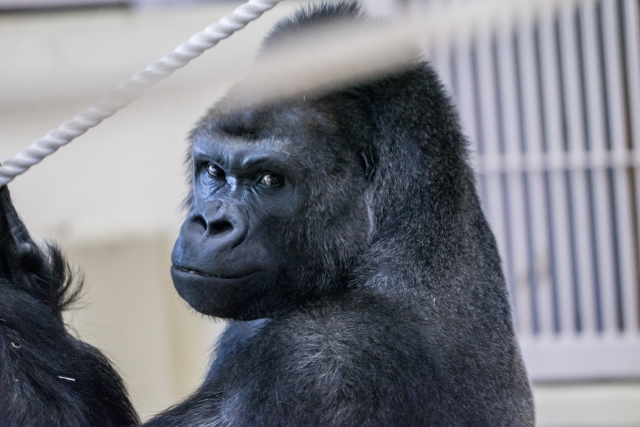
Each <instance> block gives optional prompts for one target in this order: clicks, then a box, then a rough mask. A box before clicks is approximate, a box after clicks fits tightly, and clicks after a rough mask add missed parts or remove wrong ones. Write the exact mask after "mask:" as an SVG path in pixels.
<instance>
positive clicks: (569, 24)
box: [560, 3, 596, 335]
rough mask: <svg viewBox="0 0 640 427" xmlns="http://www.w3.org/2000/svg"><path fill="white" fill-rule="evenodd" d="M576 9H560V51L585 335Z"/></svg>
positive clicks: (590, 314)
mask: <svg viewBox="0 0 640 427" xmlns="http://www.w3.org/2000/svg"><path fill="white" fill-rule="evenodd" d="M576 27H577V25H576V23H575V9H574V6H573V5H572V4H569V3H565V4H564V5H562V7H561V10H560V48H561V51H562V54H561V55H560V59H561V60H562V81H563V82H564V84H563V91H564V96H563V98H564V100H565V104H564V105H563V107H564V109H565V117H566V128H565V134H566V139H567V146H568V152H569V157H570V159H569V160H570V162H569V164H570V167H571V170H570V172H569V179H570V181H569V183H570V185H569V191H570V193H571V198H570V200H569V201H570V203H571V207H572V209H571V212H572V213H573V218H572V221H571V222H572V223H571V224H570V227H571V232H572V236H573V242H572V246H573V254H574V259H573V262H572V264H573V268H572V272H573V276H574V292H575V293H576V307H575V308H576V310H577V312H578V316H577V319H576V320H577V325H576V326H577V329H578V330H579V331H581V332H582V333H583V334H584V335H593V334H595V331H596V320H595V318H596V315H595V314H596V313H595V307H596V304H595V294H594V277H593V268H592V260H591V253H592V248H591V239H590V236H589V230H590V227H589V224H590V222H591V220H590V212H589V202H588V197H587V182H586V175H585V173H584V171H583V170H582V165H584V164H585V163H586V152H585V150H584V145H583V144H584V142H583V141H584V137H585V135H584V128H583V126H584V123H583V103H582V96H581V90H580V84H579V82H580V80H581V73H580V68H579V67H580V64H579V58H578V56H579V53H578V40H577V38H576V30H577V28H576Z"/></svg>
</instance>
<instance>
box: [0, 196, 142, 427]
mask: <svg viewBox="0 0 640 427" xmlns="http://www.w3.org/2000/svg"><path fill="white" fill-rule="evenodd" d="M80 290H81V286H80V284H77V285H74V284H73V279H72V275H71V272H70V270H69V267H68V266H67V264H66V263H65V262H64V260H63V258H62V256H61V255H60V251H59V250H58V249H57V248H56V247H55V246H48V247H46V248H45V249H44V250H42V249H40V248H38V247H37V246H36V245H35V244H34V242H33V241H32V240H31V238H30V237H29V234H28V232H27V230H26V228H25V227H24V225H23V224H22V222H21V221H20V219H19V217H18V215H17V213H16V212H15V210H14V209H13V205H12V204H11V199H10V197H9V190H8V189H7V188H6V187H3V188H2V189H0V426H2V427H23V426H24V427H26V426H28V427H87V426H108V427H120V426H131V425H135V424H137V423H138V417H137V415H136V414H135V412H134V410H133V407H132V406H131V403H130V402H129V399H128V398H127V395H126V392H125V390H124V386H123V384H122V381H121V380H120V377H119V376H118V374H117V373H116V372H115V371H114V370H113V368H112V367H111V365H110V364H109V362H108V360H107V359H106V358H105V357H104V356H103V355H102V354H101V353H100V352H99V351H98V350H96V349H95V348H93V347H91V346H90V345H88V344H86V343H84V342H82V341H80V340H78V339H76V338H74V337H73V336H71V335H70V334H69V333H68V332H67V331H66V330H65V326H64V324H63V321H62V310H64V309H65V308H67V307H68V306H69V305H70V304H72V303H73V302H74V301H75V300H76V298H77V297H78V295H79V292H80Z"/></svg>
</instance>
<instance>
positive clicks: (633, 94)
mask: <svg viewBox="0 0 640 427" xmlns="http://www.w3.org/2000/svg"><path fill="white" fill-rule="evenodd" d="M623 12H624V29H625V34H624V38H625V55H626V65H627V72H626V74H627V93H628V97H629V117H628V120H629V125H630V126H629V127H630V131H631V141H632V142H631V145H632V149H633V155H632V159H633V163H634V165H635V174H634V175H635V188H636V197H635V199H636V203H640V170H639V168H638V165H640V28H639V22H638V20H640V12H639V11H638V2H637V0H624V2H623ZM634 211H635V212H639V211H640V206H638V205H636V207H635V210H634ZM635 220H636V224H637V225H636V227H637V229H640V215H639V216H638V217H637V218H636V219H635ZM635 237H636V238H638V236H635ZM639 257H640V254H638V253H636V259H635V263H636V275H637V274H638V270H637V268H638V267H637V264H638V263H640V259H639ZM638 286H639V284H638V277H635V280H634V281H633V283H626V282H625V285H624V288H623V291H624V304H625V305H624V307H625V319H626V322H627V324H628V325H629V327H628V331H629V332H630V333H634V332H635V333H636V334H638V333H640V326H639V320H640V319H639V317H640V312H639V310H638V303H639V302H638V298H639V296H638V294H639V293H640V289H639V287H638Z"/></svg>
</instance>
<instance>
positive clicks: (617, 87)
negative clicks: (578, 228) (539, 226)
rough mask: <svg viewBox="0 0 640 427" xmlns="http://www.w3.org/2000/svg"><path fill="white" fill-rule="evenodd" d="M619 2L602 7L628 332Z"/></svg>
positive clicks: (621, 317) (619, 292) (628, 230)
mask: <svg viewBox="0 0 640 427" xmlns="http://www.w3.org/2000/svg"><path fill="white" fill-rule="evenodd" d="M617 3H618V2H617V1H605V2H602V3H601V7H602V25H603V37H604V40H603V45H604V50H603V53H604V55H605V57H604V63H605V66H606V68H605V73H606V78H605V84H606V85H607V95H608V98H609V99H608V103H607V104H608V107H609V114H608V122H609V126H608V130H609V138H610V139H611V150H612V159H613V161H614V165H613V168H614V169H613V183H612V185H613V192H614V194H613V196H614V203H615V205H614V213H615V215H616V222H615V223H616V225H617V227H616V230H615V232H616V235H615V236H614V238H616V243H617V244H616V245H615V246H614V249H615V250H616V251H615V252H614V261H617V263H618V265H617V266H616V267H617V270H616V271H617V273H618V274H617V275H616V276H617V277H616V282H617V284H618V285H619V286H618V287H617V288H616V289H615V291H616V293H615V302H616V314H617V316H616V317H617V321H618V322H619V323H620V325H619V329H620V330H623V329H626V328H625V326H626V322H628V321H629V316H628V315H625V313H624V311H625V310H624V307H623V299H624V295H623V290H624V289H629V288H630V287H633V281H634V271H633V260H632V256H633V244H632V241H631V237H632V236H633V224H632V222H631V221H632V219H631V216H630V214H631V211H632V210H631V205H630V201H629V182H628V174H627V170H626V166H625V161H626V160H627V149H626V143H627V135H626V129H625V121H624V118H625V113H624V105H623V93H622V70H621V59H620V54H621V43H620V40H619V39H618V29H619V28H620V22H618V15H617V10H616V8H617Z"/></svg>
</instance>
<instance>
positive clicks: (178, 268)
mask: <svg viewBox="0 0 640 427" xmlns="http://www.w3.org/2000/svg"><path fill="white" fill-rule="evenodd" d="M171 269H172V270H174V271H178V272H180V273H186V274H190V275H193V276H200V277H206V278H211V279H220V280H237V279H245V278H247V277H249V276H252V275H254V274H255V273H257V271H252V272H249V273H245V274H239V275H226V274H216V273H208V272H206V271H201V270H197V269H195V268H192V267H184V266H179V265H173V266H171Z"/></svg>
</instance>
